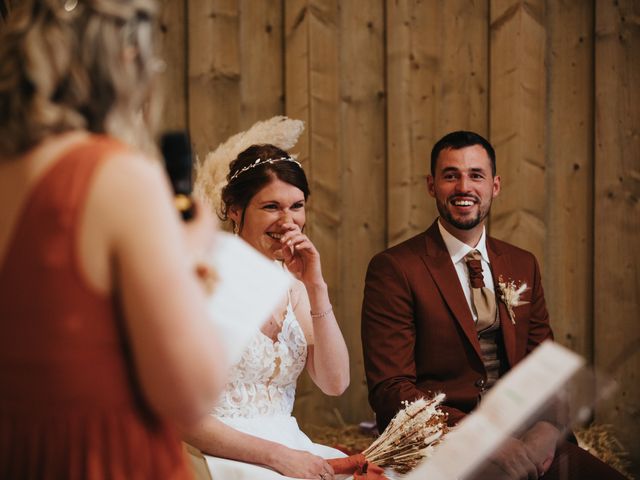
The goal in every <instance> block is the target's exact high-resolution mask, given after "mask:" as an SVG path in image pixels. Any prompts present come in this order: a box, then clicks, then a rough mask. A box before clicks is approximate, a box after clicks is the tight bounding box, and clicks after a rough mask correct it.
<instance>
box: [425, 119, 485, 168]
mask: <svg viewBox="0 0 640 480" xmlns="http://www.w3.org/2000/svg"><path fill="white" fill-rule="evenodd" d="M473 145H480V146H481V147H482V148H484V149H485V151H486V152H487V155H489V159H490V160H491V174H492V175H493V176H495V175H496V152H495V150H494V149H493V147H492V146H491V144H490V143H489V141H488V140H487V139H486V138H484V137H483V136H482V135H479V134H477V133H475V132H468V131H466V130H458V131H456V132H451V133H447V134H446V135H445V136H444V137H442V138H441V139H440V140H438V141H437V142H436V144H435V145H434V146H433V148H432V149H431V175H435V172H436V162H437V161H438V155H440V152H441V151H442V150H446V149H448V148H451V149H453V150H459V149H461V148H465V147H472V146H473Z"/></svg>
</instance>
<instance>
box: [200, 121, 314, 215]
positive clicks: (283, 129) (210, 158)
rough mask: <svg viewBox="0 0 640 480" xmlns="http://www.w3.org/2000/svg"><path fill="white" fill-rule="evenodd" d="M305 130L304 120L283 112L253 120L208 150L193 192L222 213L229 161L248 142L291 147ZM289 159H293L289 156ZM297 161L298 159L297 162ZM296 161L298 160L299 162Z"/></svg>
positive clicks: (284, 148)
mask: <svg viewBox="0 0 640 480" xmlns="http://www.w3.org/2000/svg"><path fill="white" fill-rule="evenodd" d="M303 130H304V122H302V121H301V120H294V119H291V118H287V117H285V116H281V115H280V116H276V117H272V118H270V119H268V120H264V121H261V122H257V123H255V124H254V125H253V126H252V127H251V128H249V129H248V130H246V131H244V132H240V133H237V134H235V135H233V136H232V137H230V138H229V139H228V140H227V141H225V142H224V143H221V144H220V145H218V147H217V148H216V149H215V150H214V151H212V152H209V153H208V154H207V156H206V157H205V158H204V161H202V162H201V163H200V164H199V166H198V168H197V169H196V180H195V185H194V193H195V194H196V195H198V196H199V197H200V198H202V199H204V200H205V201H206V202H207V203H209V204H210V205H211V207H212V208H213V209H214V211H215V212H216V213H218V215H221V213H222V212H221V207H222V205H221V196H222V189H223V188H224V186H225V185H226V184H227V175H228V174H229V164H230V163H231V162H232V161H233V160H235V159H236V157H237V156H238V154H239V153H241V152H242V151H244V150H246V149H247V148H249V147H250V146H251V145H256V144H262V143H270V144H271V145H274V146H276V147H278V148H280V149H282V150H289V149H291V148H292V147H293V146H294V145H295V144H296V142H297V141H298V137H300V134H302V131H303ZM290 161H295V160H294V159H291V160H290ZM296 163H297V162H296ZM298 165H299V163H298Z"/></svg>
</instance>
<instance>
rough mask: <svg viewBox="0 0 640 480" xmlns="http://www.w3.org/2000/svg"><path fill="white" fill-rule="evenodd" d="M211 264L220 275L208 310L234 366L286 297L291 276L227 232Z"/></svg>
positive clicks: (215, 251) (213, 255) (222, 233)
mask: <svg viewBox="0 0 640 480" xmlns="http://www.w3.org/2000/svg"><path fill="white" fill-rule="evenodd" d="M208 263H210V264H211V265H212V266H213V268H214V269H215V271H216V274H217V275H218V281H217V283H216V286H215V290H214V292H213V294H212V295H211V297H210V299H209V302H208V308H209V311H210V312H211V318H212V320H213V321H214V323H215V325H216V326H217V327H218V329H219V331H220V335H221V337H222V338H223V342H224V345H225V347H226V349H227V358H228V361H229V362H230V364H234V363H237V362H238V361H239V360H240V357H241V356H242V352H243V351H244V349H245V348H246V346H247V344H248V343H249V341H250V340H251V337H252V336H253V335H255V334H256V331H257V329H258V328H259V327H260V325H262V324H263V323H264V322H265V321H266V320H267V319H268V318H269V315H270V314H271V313H272V312H273V310H274V309H275V308H276V306H277V305H278V303H279V302H281V301H282V300H283V298H284V297H285V296H286V294H287V288H288V287H289V285H290V284H291V282H292V276H291V274H289V273H287V272H286V271H285V270H283V269H282V268H281V267H279V266H278V264H276V263H275V262H273V261H271V260H268V259H267V258H266V257H264V256H263V255H261V254H260V253H258V252H257V251H256V250H255V249H254V248H252V247H251V246H250V245H249V244H247V243H246V242H245V241H244V240H241V239H240V238H238V237H236V236H234V235H231V234H229V233H226V232H220V238H219V239H217V241H216V247H215V248H214V249H213V252H212V256H211V258H210V259H209V260H208Z"/></svg>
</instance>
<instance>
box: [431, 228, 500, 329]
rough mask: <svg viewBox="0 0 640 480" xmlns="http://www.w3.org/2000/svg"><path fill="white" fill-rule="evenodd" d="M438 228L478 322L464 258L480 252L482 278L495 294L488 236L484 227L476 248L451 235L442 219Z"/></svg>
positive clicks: (472, 312) (474, 317) (470, 308)
mask: <svg viewBox="0 0 640 480" xmlns="http://www.w3.org/2000/svg"><path fill="white" fill-rule="evenodd" d="M438 228H439V229H440V235H442V239H443V240H444V244H445V245H446V246H447V250H448V252H449V256H450V257H451V262H452V263H453V266H454V267H455V269H456V273H457V274H458V280H460V285H461V286H462V291H463V292H464V296H465V298H466V299H467V305H469V310H471V315H472V316H473V321H474V322H477V321H478V315H477V313H476V311H475V307H474V306H473V302H472V301H471V282H470V280H469V269H468V268H467V262H466V261H465V259H464V257H465V255H467V253H469V252H471V251H473V250H477V251H478V252H480V256H481V257H482V260H481V262H482V277H483V278H484V286H485V287H487V288H488V289H489V290H491V291H492V292H495V286H494V284H493V277H492V276H491V267H490V266H489V255H488V254H487V236H486V230H485V228H484V227H482V236H481V237H480V240H479V241H478V244H477V245H476V246H475V247H472V246H469V245H467V244H466V243H464V242H461V241H460V240H458V239H457V238H456V237H454V236H453V235H451V234H450V233H449V232H448V231H447V230H446V229H445V228H444V227H443V226H442V223H440V219H438Z"/></svg>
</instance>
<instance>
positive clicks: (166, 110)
mask: <svg viewBox="0 0 640 480" xmlns="http://www.w3.org/2000/svg"><path fill="white" fill-rule="evenodd" d="M160 8H161V10H160V45H161V46H160V56H161V57H162V58H163V60H164V61H165V63H166V65H167V66H166V69H165V71H164V72H162V73H161V74H160V81H159V86H160V90H161V96H162V100H163V109H162V113H161V116H160V122H159V128H160V130H161V131H162V130H184V129H186V128H187V82H186V80H187V75H186V69H187V61H186V59H187V37H186V31H185V29H186V24H185V22H186V17H185V11H186V4H185V0H163V1H162V4H161V6H160Z"/></svg>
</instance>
